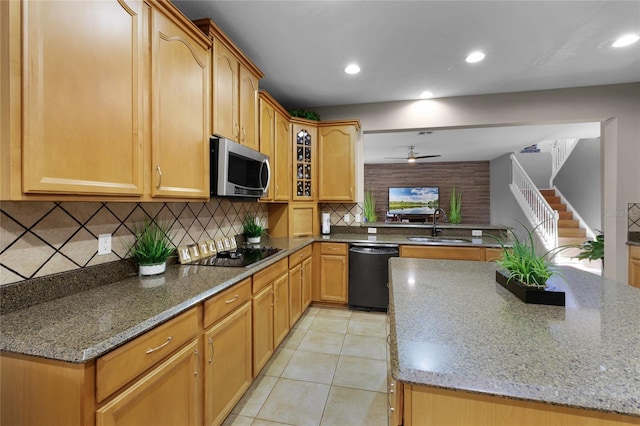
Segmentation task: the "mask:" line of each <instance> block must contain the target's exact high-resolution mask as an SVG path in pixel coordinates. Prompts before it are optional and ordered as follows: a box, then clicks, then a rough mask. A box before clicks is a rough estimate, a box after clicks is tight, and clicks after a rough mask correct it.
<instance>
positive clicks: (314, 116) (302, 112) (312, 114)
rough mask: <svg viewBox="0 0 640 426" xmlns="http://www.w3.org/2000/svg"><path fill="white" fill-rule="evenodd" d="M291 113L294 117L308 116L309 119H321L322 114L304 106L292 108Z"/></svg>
mask: <svg viewBox="0 0 640 426" xmlns="http://www.w3.org/2000/svg"><path fill="white" fill-rule="evenodd" d="M289 114H291V116H293V117H300V118H306V119H307V120H314V121H320V116H319V115H318V114H316V113H315V112H313V111H309V110H306V109H303V108H300V109H292V110H291V111H289Z"/></svg>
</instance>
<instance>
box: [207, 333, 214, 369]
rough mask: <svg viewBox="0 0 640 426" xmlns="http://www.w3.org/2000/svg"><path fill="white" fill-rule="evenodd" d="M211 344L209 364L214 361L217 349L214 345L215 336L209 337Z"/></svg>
mask: <svg viewBox="0 0 640 426" xmlns="http://www.w3.org/2000/svg"><path fill="white" fill-rule="evenodd" d="M209 346H211V356H210V357H209V360H208V361H209V364H211V363H212V362H213V353H214V351H215V348H214V347H213V338H211V337H209Z"/></svg>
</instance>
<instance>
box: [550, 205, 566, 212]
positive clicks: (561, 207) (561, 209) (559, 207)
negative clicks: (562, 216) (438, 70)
mask: <svg viewBox="0 0 640 426" xmlns="http://www.w3.org/2000/svg"><path fill="white" fill-rule="evenodd" d="M549 205H550V206H551V208H552V209H553V210H558V211H559V212H566V211H567V205H566V204H559V203H558V204H556V203H549Z"/></svg>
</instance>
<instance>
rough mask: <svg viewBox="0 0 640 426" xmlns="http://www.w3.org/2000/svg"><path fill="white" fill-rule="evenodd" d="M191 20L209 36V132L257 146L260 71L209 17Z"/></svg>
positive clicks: (255, 147)
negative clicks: (210, 104)
mask: <svg viewBox="0 0 640 426" xmlns="http://www.w3.org/2000/svg"><path fill="white" fill-rule="evenodd" d="M194 23H195V24H196V26H198V28H200V30H202V31H203V32H204V33H205V35H206V36H207V37H209V38H210V39H211V40H213V55H212V58H213V78H212V80H211V81H212V89H211V90H212V104H213V107H212V110H211V114H212V119H211V124H212V126H211V133H213V134H216V135H219V136H222V137H225V138H227V139H231V140H233V141H236V142H238V143H241V144H242V145H245V146H248V147H250V148H253V149H255V150H258V149H259V148H260V147H259V127H258V114H259V110H258V108H259V106H258V82H259V80H260V79H261V78H262V77H264V74H263V73H262V71H260V69H259V68H258V67H256V66H255V65H254V64H253V62H251V61H250V60H249V58H247V56H245V54H244V53H242V51H241V50H240V49H238V48H237V47H236V45H235V44H234V43H233V41H231V39H230V38H229V37H227V35H226V34H225V33H224V32H223V31H222V30H221V29H220V27H218V26H217V25H216V24H215V23H214V22H213V21H212V20H211V19H209V18H206V19H199V20H197V21H194Z"/></svg>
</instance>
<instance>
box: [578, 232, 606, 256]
mask: <svg viewBox="0 0 640 426" xmlns="http://www.w3.org/2000/svg"><path fill="white" fill-rule="evenodd" d="M596 231H598V230H597V229H596ZM598 232H599V234H598V235H596V239H595V240H593V241H585V242H584V243H582V244H580V245H578V248H580V253H579V254H578V259H579V260H584V259H588V260H589V262H591V261H592V260H598V259H602V260H604V234H603V233H602V232H600V231H598Z"/></svg>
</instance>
